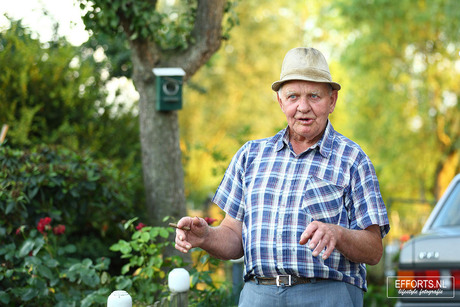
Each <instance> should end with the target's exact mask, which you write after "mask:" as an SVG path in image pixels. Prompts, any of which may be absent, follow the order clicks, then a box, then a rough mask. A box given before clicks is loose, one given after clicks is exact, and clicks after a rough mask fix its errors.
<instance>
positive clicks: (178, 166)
mask: <svg viewBox="0 0 460 307" xmlns="http://www.w3.org/2000/svg"><path fill="white" fill-rule="evenodd" d="M225 3H226V0H213V1H205V0H199V1H198V7H197V14H196V19H195V26H194V29H193V31H192V36H193V37H194V41H195V43H194V44H192V45H190V46H189V48H187V49H186V50H182V51H180V50H168V51H165V50H161V49H160V48H159V47H158V46H157V45H156V44H155V43H154V42H153V41H151V40H145V39H139V40H130V45H131V49H132V61H133V81H134V85H135V86H136V89H137V91H138V92H139V120H140V141H141V148H142V168H143V176H144V186H145V191H146V201H147V204H146V208H147V211H148V216H149V217H150V222H151V223H152V225H161V221H162V219H163V218H164V217H165V216H170V217H172V218H173V219H175V220H177V219H179V218H180V217H182V216H184V215H186V206H185V194H184V174H183V167H182V161H181V150H180V140H179V124H178V114H177V113H178V111H169V112H160V111H157V110H156V109H155V99H156V88H155V77H154V75H153V71H152V70H153V68H154V67H181V68H183V69H184V70H185V72H186V76H185V78H184V80H186V79H187V78H189V77H190V76H192V75H193V74H194V73H195V72H196V71H197V70H198V69H199V68H200V67H201V66H202V65H203V64H204V63H206V61H207V60H209V58H210V57H211V56H212V55H213V54H214V53H215V52H216V51H217V50H218V49H219V48H220V45H221V41H222V18H223V14H224V8H225ZM122 23H124V28H125V30H126V31H127V33H126V34H127V35H128V37H130V36H131V33H130V32H129V21H128V20H127V19H125V18H122Z"/></svg>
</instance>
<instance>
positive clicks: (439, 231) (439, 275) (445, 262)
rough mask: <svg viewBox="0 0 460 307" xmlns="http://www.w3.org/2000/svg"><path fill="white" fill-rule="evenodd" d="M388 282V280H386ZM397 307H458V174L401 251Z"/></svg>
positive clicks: (459, 231) (459, 186) (459, 242)
mask: <svg viewBox="0 0 460 307" xmlns="http://www.w3.org/2000/svg"><path fill="white" fill-rule="evenodd" d="M387 282H388V279H387ZM389 284H391V285H392V286H393V287H394V288H396V290H397V292H398V294H397V297H398V299H397V302H396V305H395V306H396V307H415V306H417V307H432V306H433V307H434V306H436V307H439V306H460V174H458V175H456V176H455V177H454V179H453V180H452V181H451V183H450V184H449V186H448V188H447V190H446V191H445V192H444V194H443V196H442V197H441V199H440V200H439V201H438V202H437V204H436V205H435V207H434V208H433V210H432V212H431V214H430V216H429V217H428V219H427V221H426V223H425V224H424V226H423V228H422V231H421V233H420V234H419V235H416V236H414V237H413V238H411V239H410V240H409V241H407V242H406V243H405V244H404V245H403V247H402V248H401V251H400V256H399V262H398V276H396V277H395V278H394V281H393V282H390V283H389Z"/></svg>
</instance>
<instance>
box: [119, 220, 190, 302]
mask: <svg viewBox="0 0 460 307" xmlns="http://www.w3.org/2000/svg"><path fill="white" fill-rule="evenodd" d="M136 220H137V218H133V219H131V220H129V221H127V222H126V223H125V224H124V228H125V229H128V230H130V231H131V232H133V234H132V236H131V240H129V241H126V240H119V241H118V242H117V243H115V244H113V245H112V246H111V247H110V250H112V251H115V252H119V253H120V254H121V258H122V259H126V260H127V261H128V262H127V263H126V264H125V265H124V266H123V267H122V269H121V274H122V275H121V276H118V277H116V278H115V282H116V288H117V289H123V290H126V291H128V292H129V293H130V294H131V296H132V297H133V299H134V300H135V301H138V302H140V303H142V304H153V303H154V301H155V299H158V297H159V296H161V295H164V294H165V293H166V287H165V284H164V280H165V276H166V273H165V272H166V271H169V270H171V269H172V268H174V267H180V266H183V262H182V259H181V258H180V257H178V256H171V257H164V256H163V254H164V250H165V248H166V247H167V246H169V245H170V244H171V243H170V242H169V241H166V239H167V238H168V237H169V235H170V233H172V232H174V229H172V228H165V227H151V226H144V225H143V224H142V223H139V224H138V225H137V227H136V229H137V231H136V230H135V227H134V222H135V221H136Z"/></svg>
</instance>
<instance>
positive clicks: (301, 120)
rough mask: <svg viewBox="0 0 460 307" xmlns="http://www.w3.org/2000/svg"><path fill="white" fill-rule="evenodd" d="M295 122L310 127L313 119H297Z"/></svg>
mask: <svg viewBox="0 0 460 307" xmlns="http://www.w3.org/2000/svg"><path fill="white" fill-rule="evenodd" d="M297 121H298V122H300V123H302V124H304V125H311V124H312V123H313V121H314V119H313V118H297Z"/></svg>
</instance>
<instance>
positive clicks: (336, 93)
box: [329, 90, 339, 114]
mask: <svg viewBox="0 0 460 307" xmlns="http://www.w3.org/2000/svg"><path fill="white" fill-rule="evenodd" d="M338 97H339V91H337V90H333V91H332V94H331V105H330V106H329V114H331V113H332V112H334V109H335V105H336V103H337V98H338Z"/></svg>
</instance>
